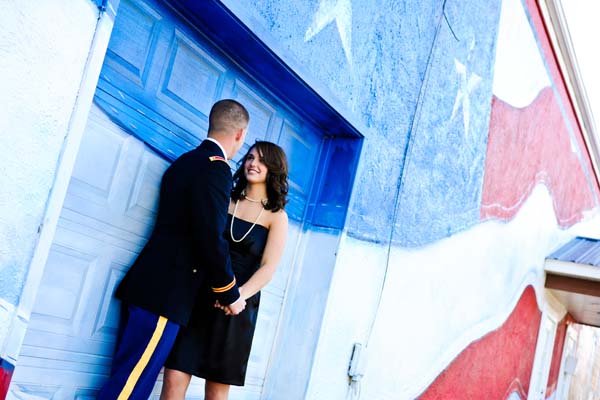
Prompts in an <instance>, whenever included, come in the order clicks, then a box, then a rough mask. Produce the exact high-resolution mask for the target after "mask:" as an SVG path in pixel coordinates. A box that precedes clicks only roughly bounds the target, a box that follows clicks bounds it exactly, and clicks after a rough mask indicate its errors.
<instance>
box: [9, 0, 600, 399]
mask: <svg viewBox="0 0 600 400" xmlns="http://www.w3.org/2000/svg"><path fill="white" fill-rule="evenodd" d="M222 3H223V4H225V6H226V7H227V8H228V9H230V10H231V11H232V12H233V13H234V14H235V15H236V16H237V17H238V18H239V19H240V20H241V21H242V22H243V23H244V24H246V25H247V26H248V28H249V29H250V30H251V31H252V33H253V34H255V35H257V36H258V37H259V38H260V39H261V40H262V41H263V42H264V43H265V44H266V45H267V46H268V47H269V48H270V50H271V51H273V52H274V53H275V54H276V55H277V56H278V57H280V58H281V59H282V60H283V61H284V62H285V63H286V64H287V65H288V66H289V67H290V68H291V69H293V71H294V72H295V73H296V74H298V76H300V77H301V78H302V79H303V80H304V81H305V82H306V83H307V85H309V86H310V87H311V88H312V89H314V90H315V91H316V92H317V93H318V94H319V95H320V96H321V97H323V98H324V99H325V100H326V101H327V102H328V103H329V104H330V105H331V106H332V107H333V108H335V109H336V110H337V111H339V112H340V113H341V114H342V115H343V116H344V117H345V118H346V119H347V120H348V121H350V122H351V123H352V124H353V125H354V126H355V127H356V128H357V130H359V131H360V132H361V133H362V134H363V135H364V137H365V140H364V145H363V147H362V153H361V161H360V166H359V169H358V172H357V176H356V180H355V184H354V192H353V196H352V201H351V205H350V209H349V213H348V218H347V221H346V226H345V229H344V234H343V235H342V238H341V240H340V242H339V243H340V245H339V249H338V251H337V252H336V253H335V255H332V258H333V257H335V262H334V261H332V262H331V263H332V265H333V264H334V263H335V270H334V271H333V277H332V279H331V286H330V287H329V291H328V292H327V290H326V288H325V286H326V285H328V284H329V281H327V282H323V281H321V282H319V284H321V286H319V287H320V288H322V289H323V290H322V292H323V293H324V294H323V293H321V294H323V296H325V295H326V296H327V299H326V303H327V305H326V309H325V311H324V313H325V315H324V316H323V321H322V328H321V333H320V334H318V333H317V332H318V329H319V326H320V325H319V323H320V322H321V321H320V320H317V319H318V318H320V317H321V315H320V314H319V315H317V317H315V320H314V321H311V322H314V325H311V326H314V329H313V331H314V332H313V333H314V336H315V337H317V336H318V344H317V345H316V350H314V355H313V354H312V351H313V348H312V347H310V348H309V349H308V350H309V351H306V353H305V357H306V359H307V360H312V363H313V364H312V365H311V366H310V367H309V368H311V370H310V371H303V373H304V374H305V375H306V376H307V378H306V379H307V380H310V381H309V382H308V383H307V385H308V387H306V388H304V381H302V382H301V383H297V382H296V383H294V384H291V383H290V384H289V387H296V386H298V387H299V389H298V393H300V392H301V395H302V396H303V397H302V398H306V399H315V400H316V399H323V398H326V399H342V398H346V396H348V391H349V390H350V389H349V386H348V376H347V371H348V361H349V357H350V352H351V349H352V345H353V344H354V343H355V342H359V343H363V344H365V345H366V348H367V350H368V357H369V363H368V366H367V371H366V374H365V376H364V378H363V380H362V381H361V385H362V388H361V390H362V391H361V393H362V397H361V398H364V399H371V398H373V399H398V398H400V399H414V398H417V397H419V396H420V397H421V398H423V399H444V398H473V399H488V398H511V399H515V398H525V397H526V393H527V390H528V384H529V377H530V376H531V365H532V363H533V361H532V360H533V355H534V351H535V340H536V335H537V331H538V328H539V320H540V306H541V304H542V302H543V296H542V294H543V262H544V258H545V256H546V255H547V254H549V253H550V252H551V251H552V250H553V249H555V248H556V247H558V246H559V245H560V244H562V243H564V242H565V241H567V240H568V239H569V238H570V237H572V236H573V235H574V234H576V233H580V232H582V229H584V228H583V227H584V226H585V227H588V226H592V227H593V228H592V229H591V230H589V231H593V232H596V234H600V228H598V226H600V223H599V221H600V217H599V215H598V212H597V211H598V205H599V197H600V191H599V189H598V185H597V182H596V177H595V176H594V173H593V170H592V167H591V164H590V160H589V155H588V153H587V150H586V147H585V143H584V140H583V137H582V134H581V131H580V129H579V127H578V124H577V120H576V118H575V114H574V112H573V109H572V106H571V103H570V101H569V97H568V94H567V91H566V88H565V86H564V84H563V81H562V76H561V74H560V72H559V69H558V66H557V64H556V62H555V59H554V55H553V52H552V49H551V46H550V43H549V42H548V39H547V37H546V33H545V29H544V26H543V23H542V20H541V17H540V14H539V10H538V9H537V5H536V2H535V0H481V1H470V2H466V1H464V0H424V1H415V0H311V1H295V2H293V4H290V2H281V1H277V0H256V1H253V2H247V1H242V0H222ZM88 29H89V27H88ZM517 60H518V62H515V61H517ZM74 93H75V92H74V91H72V93H71V94H74ZM65 120H66V119H65ZM36 209H37V212H38V213H39V209H40V207H39V206H37V208H36ZM0 214H1V209H0ZM5 214H7V213H5ZM2 217H3V216H2V215H0V220H1V218H2ZM585 229H587V228H585ZM308 234H313V235H315V236H318V237H319V240H318V241H316V242H315V243H317V242H318V243H317V244H314V245H313V246H312V247H310V250H311V251H314V253H312V255H311V257H312V258H314V259H315V260H316V259H317V258H318V255H319V250H320V249H321V247H319V246H321V243H326V242H327V241H328V240H329V241H330V242H332V243H333V242H334V239H335V243H338V238H337V237H335V238H334V237H333V236H332V235H330V234H329V232H328V231H323V232H322V231H317V230H315V231H314V232H308ZM319 235H320V236H319ZM332 238H334V239H332ZM311 243H312V242H311ZM31 246H33V244H31ZM31 246H30V247H31ZM331 247H333V245H331ZM13 253H16V252H13ZM332 254H333V252H332ZM307 259H309V258H308V257H307ZM310 267H311V268H314V269H315V270H317V269H318V267H321V266H320V265H318V261H315V262H314V263H312V264H311V265H310ZM2 268H3V266H2V265H0V273H2V272H3V270H2ZM4 271H6V269H5V270H4ZM20 272H21V273H22V272H24V271H20ZM21 275H24V274H23V273H22V274H21ZM4 276H9V275H8V274H7V273H4ZM314 276H315V277H320V275H318V274H316V273H315V274H314ZM313 279H314V280H315V281H316V280H317V279H318V278H313ZM306 286H307V287H311V288H314V287H315V286H316V285H312V282H311V281H310V279H308V281H307V282H306ZM357 293H360V296H357V295H356V294H357ZM0 297H2V296H0ZM18 297H19V293H16V292H15V293H11V295H10V298H8V300H10V301H12V302H16V301H17V300H18ZM3 298H4V299H7V297H6V296H4V297H3ZM319 299H321V298H319ZM313 300H314V299H313ZM299 304H302V302H300V303H299ZM319 310H320V309H319ZM399 316H401V318H399ZM8 327H9V324H8V322H6V323H4V324H2V325H1V326H0V328H6V329H8ZM561 329H562V328H561ZM559 331H560V332H559V334H558V336H561V335H563V336H564V333H563V332H562V330H559ZM1 333H2V332H0V338H2V337H3V336H2V334H1ZM559 339H560V337H557V342H556V343H557V346H559V344H558V343H559V342H558V340H559ZM315 340H316V339H315ZM301 350H303V351H304V350H306V348H302V349H301ZM470 366H474V368H469V367H470ZM381 371H387V372H388V373H381ZM552 371H553V372H552V377H554V376H555V375H554V373H555V368H554V369H553V370H552ZM552 384H555V381H554V378H552V379H551V381H550V385H552ZM304 389H305V390H304ZM550 392H552V389H551V388H549V393H550ZM298 398H301V397H300V395H299V396H298Z"/></svg>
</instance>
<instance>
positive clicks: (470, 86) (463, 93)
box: [450, 58, 481, 136]
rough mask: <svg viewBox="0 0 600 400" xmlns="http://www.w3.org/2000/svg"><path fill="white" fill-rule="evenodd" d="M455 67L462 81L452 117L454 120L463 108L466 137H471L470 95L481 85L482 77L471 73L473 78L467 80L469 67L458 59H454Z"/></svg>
mask: <svg viewBox="0 0 600 400" xmlns="http://www.w3.org/2000/svg"><path fill="white" fill-rule="evenodd" d="M454 67H455V68H456V72H457V73H458V75H459V79H460V87H459V88H458V91H457V92H456V98H455V99H454V107H452V117H450V119H451V120H453V119H454V117H455V116H456V113H457V112H458V109H459V108H460V107H461V106H462V112H463V124H464V127H465V136H468V135H469V123H470V121H471V114H470V110H471V101H470V99H469V96H470V94H471V93H472V92H473V90H474V89H475V88H476V87H477V85H479V83H481V77H480V76H479V75H477V74H476V73H471V76H469V78H468V79H467V67H466V66H465V65H464V64H463V63H461V62H460V61H458V60H457V59H456V58H455V59H454Z"/></svg>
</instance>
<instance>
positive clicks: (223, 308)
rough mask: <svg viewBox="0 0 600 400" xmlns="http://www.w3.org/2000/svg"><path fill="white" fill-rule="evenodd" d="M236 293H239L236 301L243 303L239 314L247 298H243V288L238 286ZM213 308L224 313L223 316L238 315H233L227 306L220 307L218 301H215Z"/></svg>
mask: <svg viewBox="0 0 600 400" xmlns="http://www.w3.org/2000/svg"><path fill="white" fill-rule="evenodd" d="M238 291H239V292H240V298H239V299H238V301H240V300H241V301H242V302H243V304H244V306H243V307H242V310H241V311H240V312H242V311H243V310H244V308H246V300H247V298H246V296H244V287H243V286H240V287H239V288H238ZM214 307H215V308H219V309H221V311H223V312H224V313H225V315H237V314H239V313H235V314H234V313H233V312H232V310H231V308H230V307H229V306H224V305H222V304H221V303H219V300H216V301H215V304H214Z"/></svg>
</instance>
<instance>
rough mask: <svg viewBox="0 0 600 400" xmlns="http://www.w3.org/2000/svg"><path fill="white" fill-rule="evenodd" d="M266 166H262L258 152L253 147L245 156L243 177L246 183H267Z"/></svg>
mask: <svg viewBox="0 0 600 400" xmlns="http://www.w3.org/2000/svg"><path fill="white" fill-rule="evenodd" d="M267 172H269V170H268V169H267V166H266V165H265V164H263V162H262V160H261V157H260V154H258V150H256V147H254V148H253V149H252V150H250V153H248V155H247V156H246V161H245V162H244V175H245V176H246V180H247V181H248V183H263V182H266V181H267Z"/></svg>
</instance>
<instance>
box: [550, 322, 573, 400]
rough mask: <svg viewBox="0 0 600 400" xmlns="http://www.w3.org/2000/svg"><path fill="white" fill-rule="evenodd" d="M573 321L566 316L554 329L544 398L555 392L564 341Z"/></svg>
mask: <svg viewBox="0 0 600 400" xmlns="http://www.w3.org/2000/svg"><path fill="white" fill-rule="evenodd" d="M574 321H575V320H574V319H573V317H571V315H569V314H567V315H566V316H565V317H564V318H563V320H562V321H560V323H559V324H558V326H557V327H556V336H555V338H554V349H553V350H552V364H551V365H550V374H549V375H548V386H547V387H546V398H548V397H550V396H552V394H553V393H554V392H555V391H556V385H557V384H558V374H559V373H560V362H561V360H562V354H563V349H564V347H565V339H566V337H567V328H568V327H569V324H571V323H573V322H574Z"/></svg>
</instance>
